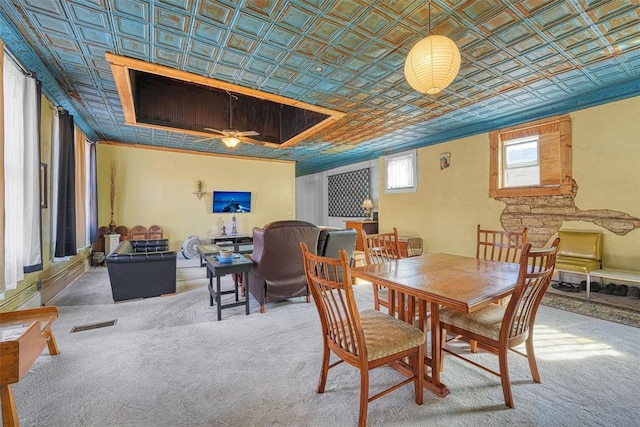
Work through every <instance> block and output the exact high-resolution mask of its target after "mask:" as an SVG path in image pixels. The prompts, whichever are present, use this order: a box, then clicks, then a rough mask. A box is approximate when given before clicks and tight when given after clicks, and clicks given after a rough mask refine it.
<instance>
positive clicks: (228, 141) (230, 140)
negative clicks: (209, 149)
mask: <svg viewBox="0 0 640 427" xmlns="http://www.w3.org/2000/svg"><path fill="white" fill-rule="evenodd" d="M220 139H221V141H222V142H223V143H224V145H226V146H227V147H229V148H233V147H235V146H236V145H238V144H239V143H240V140H239V139H238V138H236V137H235V136H223V137H222V138H220Z"/></svg>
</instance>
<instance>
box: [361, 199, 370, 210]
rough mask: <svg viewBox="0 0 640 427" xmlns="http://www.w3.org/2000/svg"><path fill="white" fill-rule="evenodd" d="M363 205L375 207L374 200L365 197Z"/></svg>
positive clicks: (368, 207)
mask: <svg viewBox="0 0 640 427" xmlns="http://www.w3.org/2000/svg"><path fill="white" fill-rule="evenodd" d="M362 207H363V208H365V209H371V208H373V202H372V201H371V199H365V200H364V202H362Z"/></svg>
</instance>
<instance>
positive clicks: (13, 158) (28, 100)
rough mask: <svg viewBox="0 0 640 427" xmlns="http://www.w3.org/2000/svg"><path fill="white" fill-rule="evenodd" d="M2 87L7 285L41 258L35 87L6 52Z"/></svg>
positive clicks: (6, 287) (12, 285)
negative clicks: (25, 268) (26, 267)
mask: <svg viewBox="0 0 640 427" xmlns="http://www.w3.org/2000/svg"><path fill="white" fill-rule="evenodd" d="M2 78H3V88H4V99H3V102H4V179H5V200H4V201H5V212H4V214H5V218H4V220H5V224H4V225H5V235H4V239H5V241H4V243H5V255H4V256H5V271H4V284H3V285H0V297H2V295H3V294H4V291H5V290H11V289H16V287H17V284H18V282H19V281H21V280H23V279H24V267H25V266H30V265H34V264H41V263H42V254H41V247H42V246H41V243H40V199H39V194H40V191H39V189H40V182H39V172H40V164H39V162H40V160H39V155H38V152H39V151H38V150H39V147H38V131H39V129H38V126H37V125H38V123H39V120H38V114H39V112H38V111H37V105H38V104H37V99H36V94H37V89H36V81H35V79H34V78H31V77H28V76H25V75H24V74H23V73H22V71H21V70H20V69H19V68H18V67H17V66H16V65H15V64H14V63H13V62H12V61H11V60H10V59H8V58H7V57H6V56H5V58H4V61H3V76H2Z"/></svg>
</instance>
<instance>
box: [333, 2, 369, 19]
mask: <svg viewBox="0 0 640 427" xmlns="http://www.w3.org/2000/svg"><path fill="white" fill-rule="evenodd" d="M368 7H370V6H369V4H368V3H367V2H364V1H356V0H344V1H340V2H336V4H335V5H334V6H332V7H331V8H330V9H329V10H328V13H327V14H328V15H329V16H334V17H335V18H336V19H344V20H346V21H348V22H352V21H354V20H355V18H356V16H358V15H360V14H362V13H363V12H364V11H365V9H367V8H368Z"/></svg>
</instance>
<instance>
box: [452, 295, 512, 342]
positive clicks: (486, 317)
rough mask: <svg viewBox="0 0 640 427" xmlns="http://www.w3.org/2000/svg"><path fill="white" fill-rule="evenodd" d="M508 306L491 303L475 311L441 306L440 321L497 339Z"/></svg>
mask: <svg viewBox="0 0 640 427" xmlns="http://www.w3.org/2000/svg"><path fill="white" fill-rule="evenodd" d="M506 308H507V307H506V306H502V305H498V304H491V305H489V306H487V307H485V308H482V309H480V310H478V311H474V312H473V313H464V312H462V311H459V310H452V309H450V308H441V309H440V321H441V322H444V323H448V324H450V325H453V326H457V327H459V328H462V329H464V330H466V331H469V332H473V333H474V334H478V335H482V336H484V337H487V338H491V339H492V340H496V341H497V340H498V339H499V338H500V327H501V326H502V320H503V319H504V314H505V312H506Z"/></svg>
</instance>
